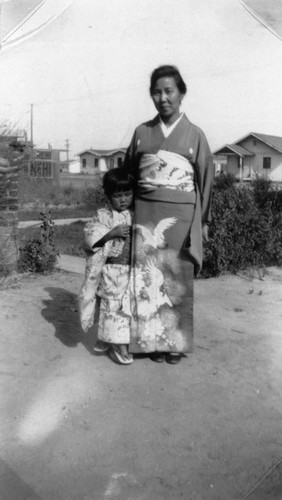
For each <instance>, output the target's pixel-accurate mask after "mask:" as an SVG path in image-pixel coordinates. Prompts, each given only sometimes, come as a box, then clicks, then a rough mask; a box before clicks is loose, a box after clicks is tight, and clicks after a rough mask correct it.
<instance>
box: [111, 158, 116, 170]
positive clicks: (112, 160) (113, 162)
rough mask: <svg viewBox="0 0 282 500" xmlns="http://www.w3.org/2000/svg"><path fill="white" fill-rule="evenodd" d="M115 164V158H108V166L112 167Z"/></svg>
mask: <svg viewBox="0 0 282 500" xmlns="http://www.w3.org/2000/svg"><path fill="white" fill-rule="evenodd" d="M114 166H115V160H114V159H113V158H110V168H114Z"/></svg>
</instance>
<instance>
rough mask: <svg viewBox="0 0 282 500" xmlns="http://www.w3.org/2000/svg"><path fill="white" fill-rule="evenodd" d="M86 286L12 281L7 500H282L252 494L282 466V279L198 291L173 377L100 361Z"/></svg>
mask: <svg viewBox="0 0 282 500" xmlns="http://www.w3.org/2000/svg"><path fill="white" fill-rule="evenodd" d="M82 279H83V277H82V276H81V275H78V274H71V273H65V272H59V271H58V272H56V273H55V274H54V275H52V276H41V277H40V276H39V277H32V276H30V277H21V278H19V277H18V279H17V278H16V277H15V278H14V279H13V280H11V281H10V282H8V283H7V282H6V283H2V288H1V289H0V308H1V323H0V330H1V336H0V343H1V358H0V359H1V369H0V370H1V372H0V375H1V376H0V390H1V423H0V437H1V459H0V479H1V482H2V487H1V488H0V490H1V492H0V499H1V500H33V499H38V498H40V499H42V500H163V499H167V500H178V499H185V500H186V499H187V500H235V499H243V498H245V499H246V498H248V499H252V500H254V499H259V500H265V499H273V498H282V485H281V489H280V490H279V485H278V486H277V484H274V482H272V483H271V482H270V483H269V485H268V486H269V487H268V496H262V493H257V495H256V493H255V491H258V490H259V488H260V485H261V484H262V483H261V481H260V479H261V480H263V478H264V477H265V476H264V475H265V474H266V473H267V471H270V470H272V468H273V467H275V464H277V463H278V462H279V460H280V459H281V455H282V427H281V418H282V384H281V371H282V370H281V366H282V363H281V359H282V328H281V325H282V286H281V285H282V270H281V269H275V268H271V269H269V270H268V272H267V274H266V276H265V277H264V280H260V279H258V277H257V276H255V277H253V278H251V277H250V276H249V275H247V274H245V275H242V276H238V277H236V276H223V277H220V278H218V279H209V280H197V281H196V282H195V352H194V353H193V354H192V355H189V356H188V357H186V358H185V359H183V360H182V362H181V363H180V364H179V365H176V366H171V365H168V364H166V363H164V364H161V365H159V364H155V363H153V362H152V361H150V359H149V358H148V357H146V356H139V357H138V358H135V361H134V363H133V365H131V366H119V365H115V364H113V363H112V362H111V361H110V359H109V358H108V357H107V356H97V355H95V354H94V353H93V350H92V347H93V341H94V337H93V335H92V336H91V335H88V336H87V335H83V334H82V332H81V330H80V328H79V322H78V313H77V306H76V296H77V293H78V291H79V288H80V285H81V283H82ZM278 490H279V491H278ZM254 495H255V496H254ZM271 495H272V496H271Z"/></svg>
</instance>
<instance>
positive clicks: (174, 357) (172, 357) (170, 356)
mask: <svg viewBox="0 0 282 500" xmlns="http://www.w3.org/2000/svg"><path fill="white" fill-rule="evenodd" d="M181 358H182V356H181V354H180V353H177V352H169V353H167V355H166V362H167V363H168V364H169V365H178V363H179V361H181Z"/></svg>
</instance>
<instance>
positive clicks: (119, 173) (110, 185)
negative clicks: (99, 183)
mask: <svg viewBox="0 0 282 500" xmlns="http://www.w3.org/2000/svg"><path fill="white" fill-rule="evenodd" d="M103 189H104V192H105V195H106V196H107V197H110V196H111V195H112V194H113V193H116V192H117V191H128V190H130V189H132V190H134V178H133V176H132V175H131V174H130V172H129V170H128V169H127V168H125V167H118V168H113V169H112V170H109V171H108V172H106V173H105V175H104V177H103Z"/></svg>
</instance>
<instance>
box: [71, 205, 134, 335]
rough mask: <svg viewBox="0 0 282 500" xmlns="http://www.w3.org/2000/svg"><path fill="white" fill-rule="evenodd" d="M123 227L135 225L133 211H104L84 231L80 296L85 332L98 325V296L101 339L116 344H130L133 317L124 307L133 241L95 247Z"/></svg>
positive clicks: (115, 242) (126, 240) (80, 309)
mask: <svg viewBox="0 0 282 500" xmlns="http://www.w3.org/2000/svg"><path fill="white" fill-rule="evenodd" d="M120 224H125V225H131V224H132V213H131V211H130V210H125V211H123V212H117V211H116V210H113V209H106V208H102V209H100V210H98V211H97V213H96V214H95V215H94V217H93V219H92V220H91V221H90V222H88V223H87V224H86V226H85V229H84V235H85V241H86V245H87V248H88V250H90V251H91V252H93V254H92V255H90V256H88V257H87V259H86V270H85V280H84V283H83V285H82V287H81V290H80V294H79V312H80V321H81V326H82V329H83V330H84V331H85V332H87V331H88V329H89V328H90V327H91V326H92V325H93V323H94V316H95V309H96V307H97V296H98V297H100V312H99V326H98V338H99V339H100V340H103V341H104V342H109V343H113V344H128V343H129V337H130V314H129V308H128V307H126V312H125V310H124V307H123V299H124V296H125V292H126V290H127V287H128V283H129V277H130V253H131V249H130V242H131V238H130V237H129V236H128V237H127V238H126V239H124V238H114V239H112V240H110V241H107V243H105V244H104V245H103V246H102V247H95V248H92V246H93V245H94V244H95V243H96V242H98V241H99V240H100V239H101V238H103V236H105V235H106V234H107V233H108V232H109V231H110V230H111V229H113V228H114V227H115V226H118V225H120Z"/></svg>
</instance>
